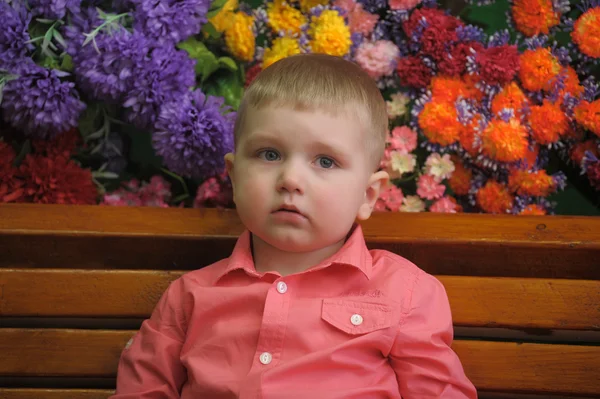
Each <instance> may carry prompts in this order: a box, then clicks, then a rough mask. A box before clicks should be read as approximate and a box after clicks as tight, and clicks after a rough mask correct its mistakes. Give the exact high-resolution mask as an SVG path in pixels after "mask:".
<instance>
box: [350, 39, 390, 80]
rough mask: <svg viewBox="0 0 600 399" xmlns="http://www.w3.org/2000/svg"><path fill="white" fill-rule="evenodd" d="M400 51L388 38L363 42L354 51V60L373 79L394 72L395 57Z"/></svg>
mask: <svg viewBox="0 0 600 399" xmlns="http://www.w3.org/2000/svg"><path fill="white" fill-rule="evenodd" d="M399 54H400V51H399V50H398V47H396V45H395V44H394V43H393V42H391V41H389V40H377V41H375V42H364V43H363V44H361V45H360V47H359V48H358V50H357V51H356V57H355V59H356V62H357V63H358V65H360V66H361V67H362V68H363V69H364V70H365V71H366V72H367V73H368V74H369V76H371V77H372V78H373V79H379V78H380V77H382V76H387V75H391V74H392V73H393V72H394V67H395V64H396V59H397V58H398V56H399Z"/></svg>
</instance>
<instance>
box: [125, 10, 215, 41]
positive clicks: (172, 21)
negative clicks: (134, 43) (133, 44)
mask: <svg viewBox="0 0 600 399" xmlns="http://www.w3.org/2000/svg"><path fill="white" fill-rule="evenodd" d="M131 3H132V5H133V6H134V8H135V9H134V12H133V16H134V18H135V23H134V27H135V29H136V30H138V31H140V32H143V33H144V34H146V35H147V36H148V37H151V38H153V39H154V40H156V41H157V42H159V43H175V44H176V43H179V42H181V41H183V40H185V39H187V38H188V37H190V36H192V35H195V34H197V33H199V32H200V28H201V27H202V25H203V24H204V23H205V22H206V21H207V18H206V13H207V12H208V7H209V5H210V1H209V0H131Z"/></svg>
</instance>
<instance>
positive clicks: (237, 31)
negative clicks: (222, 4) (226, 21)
mask: <svg viewBox="0 0 600 399" xmlns="http://www.w3.org/2000/svg"><path fill="white" fill-rule="evenodd" d="M253 27H254V18H253V17H252V16H250V15H248V14H246V13H244V12H236V13H234V14H233V16H232V21H231V25H230V26H229V27H228V28H227V29H226V30H225V44H226V46H227V49H228V50H229V52H230V53H231V54H233V56H234V57H236V58H237V59H239V60H241V61H246V62H250V61H252V60H253V59H254V52H255V50H256V39H255V37H254V29H253Z"/></svg>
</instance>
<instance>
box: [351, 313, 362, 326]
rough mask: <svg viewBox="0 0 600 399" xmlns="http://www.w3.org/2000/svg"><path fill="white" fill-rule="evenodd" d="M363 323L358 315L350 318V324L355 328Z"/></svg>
mask: <svg viewBox="0 0 600 399" xmlns="http://www.w3.org/2000/svg"><path fill="white" fill-rule="evenodd" d="M362 322H363V317H362V316H361V315H359V314H358V313H355V314H353V315H352V316H351V317H350V323H352V324H353V325H355V326H360V325H361V324H362Z"/></svg>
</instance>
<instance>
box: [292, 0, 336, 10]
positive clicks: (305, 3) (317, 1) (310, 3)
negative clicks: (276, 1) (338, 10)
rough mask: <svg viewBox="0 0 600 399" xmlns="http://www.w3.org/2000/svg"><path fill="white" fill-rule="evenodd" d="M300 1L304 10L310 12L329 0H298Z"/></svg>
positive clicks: (301, 8)
mask: <svg viewBox="0 0 600 399" xmlns="http://www.w3.org/2000/svg"><path fill="white" fill-rule="evenodd" d="M298 3H300V10H302V12H309V11H310V9H311V8H313V7H316V6H324V5H327V4H328V3H329V0H298Z"/></svg>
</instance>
